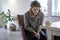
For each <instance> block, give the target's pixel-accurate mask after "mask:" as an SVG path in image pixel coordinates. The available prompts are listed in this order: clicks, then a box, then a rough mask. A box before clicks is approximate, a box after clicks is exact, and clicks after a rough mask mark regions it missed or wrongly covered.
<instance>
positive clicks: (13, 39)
mask: <svg viewBox="0 0 60 40" xmlns="http://www.w3.org/2000/svg"><path fill="white" fill-rule="evenodd" d="M0 40H23V39H22V35H21V32H20V31H10V30H9V29H4V28H0Z"/></svg>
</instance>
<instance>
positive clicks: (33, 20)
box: [25, 10, 44, 33]
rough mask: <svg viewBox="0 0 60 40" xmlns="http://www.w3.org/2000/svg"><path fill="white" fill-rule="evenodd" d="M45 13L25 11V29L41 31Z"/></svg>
mask: <svg viewBox="0 0 60 40" xmlns="http://www.w3.org/2000/svg"><path fill="white" fill-rule="evenodd" d="M43 19H44V14H43V13H42V12H39V13H38V14H37V15H36V16H34V15H33V13H32V12H31V10H30V11H28V12H26V13H25V29H26V30H28V31H30V32H32V33H33V31H35V32H40V25H42V22H43Z"/></svg>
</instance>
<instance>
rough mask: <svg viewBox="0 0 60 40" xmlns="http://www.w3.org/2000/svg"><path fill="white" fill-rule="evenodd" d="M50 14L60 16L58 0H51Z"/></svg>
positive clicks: (59, 0) (59, 2)
mask: <svg viewBox="0 0 60 40" xmlns="http://www.w3.org/2000/svg"><path fill="white" fill-rule="evenodd" d="M52 16H60V0H52Z"/></svg>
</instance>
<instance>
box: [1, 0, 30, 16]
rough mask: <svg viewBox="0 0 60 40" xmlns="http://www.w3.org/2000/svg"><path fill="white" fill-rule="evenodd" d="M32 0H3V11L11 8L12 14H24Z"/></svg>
mask: <svg viewBox="0 0 60 40" xmlns="http://www.w3.org/2000/svg"><path fill="white" fill-rule="evenodd" d="M30 2H31V0H2V6H3V7H2V11H5V12H6V11H7V10H8V9H10V10H11V12H12V15H13V16H14V15H17V14H24V13H25V12H26V11H27V10H29V7H30V6H29V4H30Z"/></svg>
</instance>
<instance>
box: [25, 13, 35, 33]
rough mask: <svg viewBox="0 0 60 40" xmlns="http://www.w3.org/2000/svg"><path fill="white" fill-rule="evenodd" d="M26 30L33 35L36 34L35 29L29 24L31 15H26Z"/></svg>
mask: <svg viewBox="0 0 60 40" xmlns="http://www.w3.org/2000/svg"><path fill="white" fill-rule="evenodd" d="M25 29H26V30H28V31H29V32H32V33H34V32H35V31H34V29H33V28H31V26H30V24H29V15H27V14H25Z"/></svg>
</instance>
